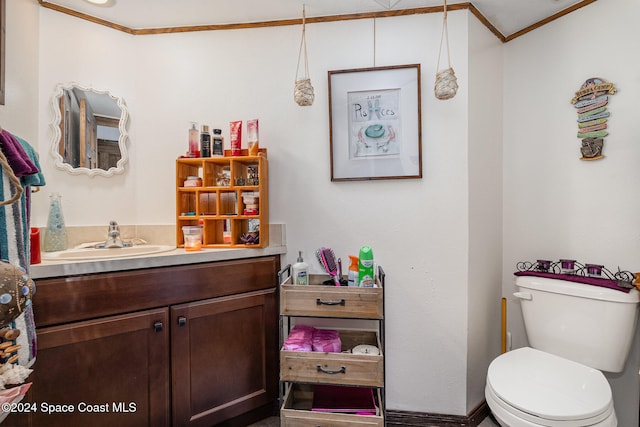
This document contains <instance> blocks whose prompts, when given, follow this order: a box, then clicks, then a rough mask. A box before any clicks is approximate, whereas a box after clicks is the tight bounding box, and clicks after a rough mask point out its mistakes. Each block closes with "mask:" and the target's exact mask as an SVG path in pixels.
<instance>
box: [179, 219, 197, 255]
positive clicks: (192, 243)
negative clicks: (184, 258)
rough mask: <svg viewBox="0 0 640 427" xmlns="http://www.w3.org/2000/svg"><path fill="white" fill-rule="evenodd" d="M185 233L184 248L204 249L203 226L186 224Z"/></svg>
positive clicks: (190, 249) (187, 249) (183, 228)
mask: <svg viewBox="0 0 640 427" xmlns="http://www.w3.org/2000/svg"><path fill="white" fill-rule="evenodd" d="M182 233H184V250H185V251H199V250H201V249H202V227H201V226H192V225H185V226H183V227H182Z"/></svg>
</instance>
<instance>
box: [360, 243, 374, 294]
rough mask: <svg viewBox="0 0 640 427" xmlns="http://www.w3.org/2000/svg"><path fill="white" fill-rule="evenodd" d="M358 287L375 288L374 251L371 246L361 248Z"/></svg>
mask: <svg viewBox="0 0 640 427" xmlns="http://www.w3.org/2000/svg"><path fill="white" fill-rule="evenodd" d="M358 286H360V287H363V288H373V287H374V286H375V279H374V276H373V250H372V249H371V246H362V247H361V248H360V259H359V261H358Z"/></svg>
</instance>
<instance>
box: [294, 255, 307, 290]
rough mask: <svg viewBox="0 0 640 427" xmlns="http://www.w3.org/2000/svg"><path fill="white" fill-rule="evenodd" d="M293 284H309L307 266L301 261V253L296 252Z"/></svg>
mask: <svg viewBox="0 0 640 427" xmlns="http://www.w3.org/2000/svg"><path fill="white" fill-rule="evenodd" d="M292 268H293V284H294V285H308V284H309V265H308V264H307V263H306V262H304V260H303V259H302V251H298V261H297V262H296V263H295V264H293V267H292Z"/></svg>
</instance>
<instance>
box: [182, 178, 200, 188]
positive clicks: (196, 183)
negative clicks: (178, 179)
mask: <svg viewBox="0 0 640 427" xmlns="http://www.w3.org/2000/svg"><path fill="white" fill-rule="evenodd" d="M184 186H185V187H202V178H200V177H199V176H188V177H187V179H186V180H185V181H184Z"/></svg>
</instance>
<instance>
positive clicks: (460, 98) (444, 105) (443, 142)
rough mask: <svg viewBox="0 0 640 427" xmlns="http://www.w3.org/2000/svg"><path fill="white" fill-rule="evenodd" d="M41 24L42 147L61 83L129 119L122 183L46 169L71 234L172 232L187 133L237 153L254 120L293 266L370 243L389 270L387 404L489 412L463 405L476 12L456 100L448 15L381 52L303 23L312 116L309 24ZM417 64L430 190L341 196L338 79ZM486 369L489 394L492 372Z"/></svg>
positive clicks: (388, 23)
mask: <svg viewBox="0 0 640 427" xmlns="http://www.w3.org/2000/svg"><path fill="white" fill-rule="evenodd" d="M39 19H40V22H39V31H40V37H39V43H40V47H39V56H40V58H39V61H40V64H41V65H40V67H39V70H40V72H39V86H40V91H39V107H40V108H39V116H38V123H39V133H38V137H37V140H35V141H32V142H33V143H34V145H37V146H38V147H39V149H40V151H41V152H43V153H45V152H47V151H48V150H49V144H50V142H49V139H50V135H51V132H50V128H49V122H50V121H51V114H50V107H49V105H48V104H49V98H50V94H51V93H52V91H53V88H54V86H55V84H56V83H58V82H61V81H69V80H74V81H78V82H80V83H83V84H89V85H93V86H94V87H96V88H100V89H105V88H108V89H110V90H111V91H112V92H113V93H114V94H117V95H121V96H123V97H124V98H125V100H126V102H127V105H128V107H129V109H130V113H131V123H130V135H131V143H130V146H129V151H130V155H131V160H130V164H129V165H128V167H127V172H126V173H125V174H124V175H121V176H116V177H113V178H102V177H93V178H89V177H84V176H68V175H66V174H65V173H63V172H61V171H58V170H56V169H55V168H54V167H53V165H52V160H51V158H50V156H48V155H47V154H45V155H44V156H43V157H44V159H43V160H44V161H43V163H44V165H43V168H44V169H45V174H46V176H47V179H48V182H49V185H48V186H47V188H46V189H45V191H44V192H43V193H44V195H46V194H48V193H49V192H52V191H59V192H61V193H62V194H63V198H64V199H63V207H64V212H65V219H66V222H67V224H68V225H100V224H106V223H107V222H108V221H109V220H110V219H115V220H117V221H118V222H120V223H122V224H127V223H146V224H154V223H157V224H166V223H174V203H175V202H174V200H175V198H174V193H173V187H174V183H175V178H174V160H175V158H176V157H178V156H179V155H180V154H183V153H184V152H185V151H186V149H187V129H188V126H189V122H190V121H192V120H196V121H199V122H200V123H206V124H209V125H210V126H212V127H221V128H222V129H223V130H224V134H225V137H226V138H227V143H228V123H229V121H232V120H238V119H242V120H247V119H253V118H259V119H260V133H261V135H260V139H261V144H262V145H263V146H264V147H267V148H268V150H269V160H270V176H269V179H270V190H269V195H270V217H271V222H274V223H285V224H286V226H287V245H288V248H289V255H288V261H290V262H294V261H295V258H294V254H297V251H298V250H302V251H303V254H304V255H305V257H306V259H307V261H309V262H310V264H311V266H312V269H313V270H314V271H315V272H320V267H319V265H318V264H317V263H316V262H315V260H314V259H313V254H314V252H315V250H316V249H317V248H319V247H321V246H331V247H332V248H334V250H335V251H336V254H337V255H338V256H340V257H342V258H343V259H345V260H346V259H347V255H349V254H355V253H357V251H358V249H359V247H360V246H361V245H363V244H370V245H372V246H373V248H374V254H375V257H376V260H378V261H379V262H380V263H381V264H382V265H383V266H384V268H385V270H386V273H387V279H388V282H387V284H388V293H387V296H388V299H387V306H386V307H387V317H388V319H389V320H388V321H387V343H388V350H387V356H388V358H387V372H388V393H387V396H388V401H387V407H388V408H390V409H398V410H410V411H418V412H436V413H445V414H457V415H465V414H466V413H467V407H468V406H471V407H474V406H476V405H477V404H479V403H480V401H481V397H479V396H476V395H475V394H474V399H475V402H468V401H467V400H468V399H467V396H466V394H467V393H466V390H467V372H466V369H467V345H468V343H467V333H468V331H467V328H468V325H467V296H466V294H467V290H468V289H467V283H468V279H467V276H468V263H469V260H468V239H469V227H468V216H469V195H468V191H469V190H468V186H469V178H468V172H467V168H468V163H469V162H468V154H467V151H468V141H467V140H468V135H469V132H468V129H467V121H468V115H469V112H468V106H467V102H468V95H467V90H468V87H469V85H468V83H467V79H468V76H467V74H468V72H467V62H468V58H467V50H468V47H467V43H468V41H467V39H468V33H467V26H468V20H469V14H468V13H467V12H466V11H460V12H453V13H451V14H449V19H448V20H449V34H450V45H451V50H452V61H453V65H454V67H455V69H456V71H457V73H458V78H459V81H460V86H461V88H460V90H459V92H458V95H457V96H456V98H454V99H453V100H449V101H447V102H441V101H438V100H436V99H435V97H434V96H433V89H432V88H433V81H434V78H435V65H436V60H437V54H438V47H439V41H440V31H441V25H442V21H441V19H442V16H441V15H439V14H429V15H422V16H409V17H401V18H387V19H379V20H377V22H375V27H376V37H375V46H374V37H373V30H374V22H373V21H372V20H358V21H349V22H337V23H326V24H312V25H308V27H307V43H308V52H309V63H310V67H311V70H310V74H311V79H312V83H313V85H314V88H315V93H316V100H315V102H314V105H313V106H311V107H305V108H302V107H299V106H297V104H295V103H294V102H293V82H294V79H295V70H296V62H297V57H298V46H299V40H300V28H299V27H280V28H264V29H249V30H234V31H214V32H200V33H184V34H168V35H155V36H135V37H133V36H129V35H127V34H124V33H119V32H117V31H114V30H110V29H108V28H103V27H100V26H96V25H95V24H91V23H86V22H82V21H79V20H77V19H76V18H72V17H69V16H66V15H63V14H60V13H56V12H53V11H50V10H47V9H44V8H42V9H41V10H40V15H39ZM473 19H475V18H473ZM60 28H65V31H64V32H61V31H59V29H60ZM476 31H478V30H477V29H476ZM482 31H485V32H486V33H487V34H489V33H488V31H487V30H486V29H483V30H482ZM71 34H73V35H71ZM78 34H83V35H85V34H86V37H84V36H83V37H79V36H78ZM336 46H340V49H336ZM71 47H72V48H71ZM374 50H375V52H374ZM105 53H106V54H107V57H106V58H102V55H105ZM374 56H375V59H376V62H375V64H374ZM412 63H420V64H422V93H421V95H422V114H423V116H422V120H423V123H422V129H423V134H422V144H423V146H422V149H423V176H424V177H423V179H421V180H392V181H379V182H347V183H332V182H331V181H330V169H329V144H328V143H329V129H328V126H329V120H328V105H327V104H328V95H327V71H329V70H337V69H348V68H362V67H372V66H374V65H378V66H382V65H395V64H412ZM41 194H42V193H41ZM47 209H48V205H47V200H46V198H45V197H44V196H43V197H41V198H40V199H39V200H34V210H33V214H34V222H35V223H36V224H37V225H44V224H45V223H46V215H47ZM498 259H499V256H498ZM493 269H494V271H496V272H497V271H499V267H498V265H494V266H493ZM481 286H482V287H484V286H493V287H494V288H495V287H496V286H498V287H499V285H498V284H496V283H486V282H483V283H482V284H481ZM480 340H481V338H480ZM474 346H475V344H474ZM480 365H482V363H481V364H480ZM478 368H479V369H481V374H480V377H482V378H481V379H480V380H479V381H481V382H484V377H483V375H484V371H485V370H486V366H478ZM474 382H475V381H474Z"/></svg>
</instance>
